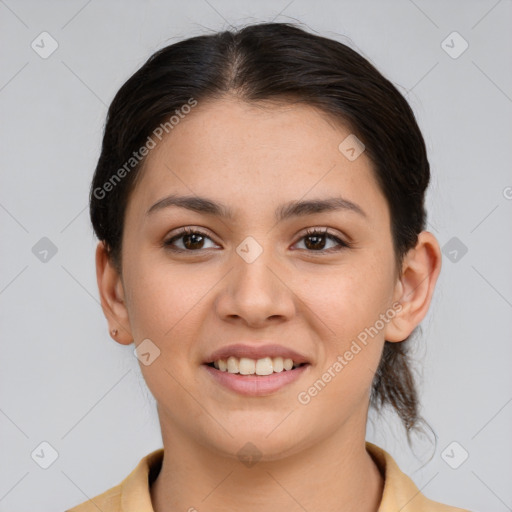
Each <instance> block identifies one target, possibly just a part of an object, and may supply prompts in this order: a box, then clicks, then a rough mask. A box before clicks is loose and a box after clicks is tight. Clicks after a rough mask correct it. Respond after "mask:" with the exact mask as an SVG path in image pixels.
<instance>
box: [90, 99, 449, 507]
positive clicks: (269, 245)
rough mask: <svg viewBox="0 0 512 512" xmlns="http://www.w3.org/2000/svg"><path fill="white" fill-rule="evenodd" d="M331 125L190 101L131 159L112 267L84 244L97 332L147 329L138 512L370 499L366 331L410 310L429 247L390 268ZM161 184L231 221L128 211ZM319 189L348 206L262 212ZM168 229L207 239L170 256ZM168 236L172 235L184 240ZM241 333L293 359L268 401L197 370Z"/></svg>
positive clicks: (304, 112) (378, 203) (360, 162)
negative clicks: (152, 450)
mask: <svg viewBox="0 0 512 512" xmlns="http://www.w3.org/2000/svg"><path fill="white" fill-rule="evenodd" d="M349 134H350V130H349V129H347V128H346V127H343V126H342V125H340V124H339V123H334V122H333V121H332V120H330V119H329V118H328V117H327V116H325V115H324V114H322V113H320V112H319V111H317V110H315V109H313V108H311V107H308V106H305V105H298V104H295V105H291V104H281V105H275V104H273V105H270V104H268V103H267V104H265V103H259V104H256V103H246V102H243V101H240V100H238V99H236V98H232V97H227V98H224V99H222V100H215V101H210V102H203V103H200V104H199V105H198V106H197V107H196V108H195V109H194V111H193V112H192V113H191V114H189V115H188V116H187V117H186V118H185V119H184V120H182V121H181V122H180V124H179V125H177V126H176V127H175V128H174V129H173V131H172V132H171V133H170V134H169V136H167V138H164V139H163V141H162V143H161V144H160V145H159V146H157V147H156V148H155V149H154V150H152V151H151V152H150V154H149V155H148V158H147V160H146V163H145V167H144V170H143V174H142V175H141V177H140V178H141V179H140V181H138V183H137V186H136V187H135V189H134V191H133V193H132V195H131V197H130V199H129V204H128V207H127V211H126V216H125V224H124V237H123V250H122V268H123V271H122V275H119V274H118V273H117V272H116V271H115V269H114V267H113V266H112V265H111V263H110V261H109V260H108V257H107V254H106V252H105V248H104V246H103V243H101V242H100V243H99V244H98V247H97V252H96V264H97V278H98V286H99V290H100V295H101V303H102V307H103V310H104V313H105V316H106V318H107V319H108V322H109V329H110V330H111V329H118V330H119V333H118V335H117V336H116V341H117V342H119V343H121V344H130V343H132V342H135V344H136V345H138V344H139V343H140V342H141V341H142V340H144V339H146V338H149V339H151V340H152V342H153V343H155V344H156V345H157V346H158V347H159V349H160V350H161V354H160V356H159V357H158V358H157V359H155V361H154V362H153V363H152V364H151V365H149V366H145V365H143V364H141V370H142V373H143V376H144V378H145V380H146V383H147V385H148V387H149V389H150V390H151V392H152V393H153V395H154V396H155V399H156V401H157V404H158V413H159V418H160V424H161V429H162V438H163V442H164V448H165V456H164V461H163V465H162V470H161V472H160V474H159V476H158V478H157V480H156V482H155V483H154V485H153V486H152V488H151V495H152V500H153V506H154V509H155V511H157V512H171V511H175V510H188V509H189V508H190V507H195V508H196V509H197V510H202V509H208V510H210V511H227V510H234V509H237V510H244V511H256V510H259V511H260V510H266V511H269V512H274V511H278V510H279V511H282V510H283V507H286V510H289V511H299V510H303V508H302V507H304V508H305V509H306V510H308V511H309V512H313V511H318V512H320V511H322V512H326V511H333V512H334V511H342V510H343V511H352V510H354V511H355V510H358V511H360V512H361V511H362V512H364V511H368V512H369V511H376V510H377V508H378V505H379V503H380V500H381V493H382V485H383V481H382V477H381V475H380V473H379V471H378V469H377V467H376V466H375V464H374V462H373V460H372V458H371V457H370V456H369V454H368V453H367V452H366V450H365V444H364V443H365V429H366V420H367V413H368V404H369V393H370V389H371V383H372V379H373V376H374V374H375V371H376V369H377V367H378V363H379V359H380V356H381V353H382V349H383V344H384V340H388V341H392V342H400V341H402V340H404V339H405V338H406V337H407V336H408V335H409V334H410V333H411V332H412V331H413V329H414V328H415V327H416V326H417V325H418V324H419V323H420V322H421V320H422V319H423V318H424V316H425V315H426V313H427V311H428V307H429V304H430V301H431V297H432V294H433V291H434V287H435V283H436V280H437V278H438V275H439V272H440V267H441V254H440V249H439V245H438V243H437V241H436V239H435V237H434V236H433V235H432V234H431V233H429V232H426V231H425V232H422V233H421V234H420V236H419V240H418V244H417V246H416V248H415V249H413V250H411V251H410V252H409V253H408V254H407V256H406V259H405V261H404V264H403V275H402V276H401V277H400V278H398V272H397V269H396V268H395V263H394V254H393V246H392V238H391V225H390V214H389V209H388V206H387V203H386V200H385V197H384V196H383V194H382V193H381V191H380V190H379V188H378V186H377V182H376V181H375V177H374V174H373V171H372V164H371V161H370V160H369V159H368V158H367V156H366V154H365V153H363V154H362V155H361V156H359V157H358V158H357V159H356V160H354V161H349V160H348V159H347V158H346V157H345V156H344V155H343V154H342V153H341V152H340V151H339V150H338V145H339V144H340V142H341V141H342V140H343V139H345V137H347V136H348V135H349ZM171 193H173V194H179V195H198V196H204V197H208V198H210V199H212V200H215V201H218V202H221V203H223V204H225V205H226V206H228V207H230V208H231V209H232V210H233V213H234V219H233V220H229V219H221V218H218V217H215V216H213V215H208V214H204V213H197V212H193V211H189V210H186V209H183V208H177V207H170V208H167V209H162V210H159V211H158V212H154V213H152V214H150V215H147V214H146V212H147V210H148V209H149V208H150V207H151V206H152V205H153V204H154V203H156V202H157V201H159V200H160V199H162V198H164V197H166V196H168V195H169V194H171ZM334 196H342V197H343V198H345V199H348V200H350V201H352V202H354V203H356V204H357V205H359V206H360V208H361V209H362V210H363V211H364V212H365V215H364V216H363V215H360V214H358V213H356V212H354V211H350V210H339V211H331V212H321V213H314V214H311V215H308V216H304V217H296V218H291V219H287V220H284V221H282V222H280V223H276V220H275V217H274V211H275V209H276V208H277V207H279V206H280V205H282V204H283V203H286V202H288V201H293V200H308V199H325V198H328V197H334ZM182 227H190V228H200V229H201V231H203V232H205V233H206V234H207V236H208V237H210V238H206V239H204V245H203V246H201V244H199V245H197V244H196V245H195V246H194V245H193V246H192V247H193V249H192V250H191V249H189V250H188V252H187V253H173V252H172V251H170V250H169V248H166V247H165V246H164V245H163V242H164V241H166V240H169V239H170V238H172V236H173V235H175V234H176V233H177V232H178V228H182ZM313 227H315V228H321V229H325V228H328V230H329V232H330V233H331V234H333V235H334V236H337V237H338V238H340V239H341V240H344V241H349V242H351V243H352V246H351V247H350V248H341V249H340V250H338V251H334V250H333V249H335V248H336V247H338V245H337V243H336V242H334V241H332V240H330V239H329V238H325V239H324V240H325V244H326V245H325V246H324V251H319V250H318V249H315V246H314V244H313V243H312V242H311V239H309V241H310V243H309V244H308V243H307V242H308V239H307V238H303V237H304V236H306V233H305V231H306V229H308V228H313ZM247 236H251V237H253V238H254V239H255V240H256V241H257V242H258V243H259V245H260V246H261V248H262V249H263V252H262V253H261V255H260V256H259V257H258V258H257V259H256V260H255V261H254V262H252V263H247V262H246V261H244V259H242V258H241V257H240V256H239V254H238V253H237V252H236V248H237V247H238V246H239V244H240V243H241V242H242V241H243V240H244V239H245V238H246V237H247ZM185 238H186V237H185ZM185 242H186V240H184V239H183V238H180V239H177V240H176V241H175V246H177V247H178V248H182V249H183V250H187V249H184V243H185ZM313 242H314V241H313ZM194 247H199V248H196V249H194ZM201 247H202V248H201ZM311 247H313V248H311ZM322 254H323V255H322ZM395 301H399V303H400V305H401V309H400V311H399V313H396V315H395V316H394V318H392V319H390V320H389V321H388V322H386V323H385V326H384V328H383V329H381V330H380V331H379V333H378V335H376V336H375V337H373V338H371V339H370V341H369V343H368V344H367V345H366V346H365V347H364V348H363V349H362V350H361V351H360V352H359V353H358V354H357V355H355V356H354V358H353V359H352V360H351V361H350V362H349V364H347V365H346V366H345V367H344V368H343V370H342V371H341V372H339V373H338V374H337V375H336V377H335V378H332V380H331V382H329V383H328V384H327V385H326V386H325V387H324V388H323V389H322V391H321V392H319V393H318V395H317V396H315V397H314V398H312V399H311V401H310V402H309V403H308V404H307V405H303V404H301V403H299V402H298V400H297V395H298V393H300V392H301V391H304V390H307V389H308V388H309V387H310V386H311V385H312V384H313V383H314V382H315V381H316V380H317V379H319V378H320V377H321V376H322V374H323V373H324V372H325V371H326V370H327V369H328V368H329V367H331V366H332V365H333V363H334V362H335V361H336V359H337V356H338V355H340V354H341V355H343V354H344V353H345V352H346V351H347V350H348V349H349V348H350V345H351V343H352V341H353V340H354V339H356V338H357V335H358V334H359V333H360V332H361V331H363V330H364V329H365V328H368V327H370V326H373V325H374V324H375V323H376V320H378V319H379V315H381V314H383V313H386V311H389V310H390V309H392V305H393V303H394V302H395ZM244 341H245V342H246V343H249V344H256V345H257V344H258V343H264V342H267V343H278V344H282V345H284V346H288V347H292V348H294V349H295V350H297V351H298V352H300V353H302V354H304V355H305V356H307V358H308V360H309V361H310V363H311V366H310V367H309V368H308V369H307V371H306V372H305V373H304V374H303V375H302V376H301V377H300V378H299V379H298V380H297V381H295V382H293V383H291V384H289V385H287V386H286V387H285V388H283V389H281V390H279V391H278V392H276V393H274V394H271V395H268V396H262V397H247V396H241V395H239V394H237V393H235V392H232V391H230V390H227V389H225V388H224V387H221V386H220V385H219V384H217V383H216V382H215V381H214V380H213V379H212V378H211V376H210V375H209V374H208V373H207V372H206V371H205V369H204V367H202V366H201V364H202V362H203V361H204V360H205V358H206V357H207V355H208V354H210V353H211V352H212V351H213V350H216V349H218V348H220V347H223V346H225V345H228V344H232V343H238V342H244ZM247 442H251V443H253V444H254V445H255V446H256V447H257V449H258V450H259V452H260V453H261V459H260V461H259V462H258V463H256V464H255V465H253V466H252V467H247V466H246V465H245V464H243V463H242V462H241V461H240V460H239V458H238V456H237V452H238V451H239V450H240V449H241V448H242V447H243V446H244V445H246V443H247ZM318 482H322V485H321V486H319V485H318ZM326 489H329V492H326ZM203 499H204V501H203Z"/></svg>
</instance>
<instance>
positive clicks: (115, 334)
mask: <svg viewBox="0 0 512 512" xmlns="http://www.w3.org/2000/svg"><path fill="white" fill-rule="evenodd" d="M110 332H111V333H112V336H113V337H114V338H115V337H116V336H117V333H118V332H119V331H118V330H117V329H112V330H111V331H110Z"/></svg>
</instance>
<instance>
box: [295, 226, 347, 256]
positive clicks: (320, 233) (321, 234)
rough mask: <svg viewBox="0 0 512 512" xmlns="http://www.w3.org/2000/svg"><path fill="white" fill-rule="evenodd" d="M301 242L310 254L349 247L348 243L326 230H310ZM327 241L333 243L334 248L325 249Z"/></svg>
mask: <svg viewBox="0 0 512 512" xmlns="http://www.w3.org/2000/svg"><path fill="white" fill-rule="evenodd" d="M301 240H304V245H305V247H306V249H307V250H308V251H310V252H322V251H323V252H332V251H338V250H341V249H343V248H346V247H349V244H348V243H346V242H344V241H343V240H341V239H339V238H338V237H337V236H334V235H333V234H330V233H328V232H327V230H318V229H316V230H315V229H312V230H310V231H308V232H307V233H306V235H304V236H303V237H302V238H301ZM328 240H330V241H332V242H334V244H335V246H334V248H333V247H329V248H327V249H326V248H325V246H326V244H327V241H328ZM336 246H337V247H336Z"/></svg>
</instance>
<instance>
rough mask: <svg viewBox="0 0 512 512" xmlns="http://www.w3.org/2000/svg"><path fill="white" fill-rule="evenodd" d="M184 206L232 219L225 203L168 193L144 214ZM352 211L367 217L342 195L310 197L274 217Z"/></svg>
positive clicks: (283, 207) (357, 206)
mask: <svg viewBox="0 0 512 512" xmlns="http://www.w3.org/2000/svg"><path fill="white" fill-rule="evenodd" d="M172 206H174V207H179V208H185V209H187V210H191V211H194V212H198V213H203V214H207V215H215V216H217V217H221V218H224V219H229V220H233V219H234V217H235V216H234V214H233V211H232V210H231V209H230V208H228V207H227V206H226V205H223V204H221V203H218V202H216V201H213V200H211V199H208V198H206V197H199V196H178V195H174V194H173V195H170V196H167V197H164V198H163V199H160V200H159V201H157V202H156V203H155V204H154V205H153V206H151V207H150V208H149V209H148V210H147V212H146V215H150V214H153V213H155V212H157V211H161V210H163V209H164V208H169V207H172ZM338 210H345V211H352V212H355V213H357V214H359V215H361V216H362V217H367V215H366V213H365V212H364V210H363V209H362V208H361V207H360V206H359V205H357V204H356V203H353V202H352V201H349V200H348V199H344V198H343V197H330V198H327V199H312V200H308V201H290V202H288V203H285V204H283V205H281V206H280V207H278V208H277V209H276V212H275V217H276V220H277V221H278V222H280V221H283V220H285V219H289V218H292V217H303V216H306V215H313V214H315V213H322V212H330V211H338Z"/></svg>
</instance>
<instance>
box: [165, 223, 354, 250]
mask: <svg viewBox="0 0 512 512" xmlns="http://www.w3.org/2000/svg"><path fill="white" fill-rule="evenodd" d="M185 235H200V236H202V237H205V238H209V239H210V240H211V237H210V236H209V235H207V234H206V233H204V232H203V231H201V230H200V229H192V228H183V229H182V230H181V231H179V232H178V233H176V234H175V235H174V236H173V237H172V238H169V239H168V240H166V241H164V243H163V245H164V246H165V248H166V249H168V250H170V251H172V252H176V253H184V252H188V253H193V252H201V251H202V250H203V249H197V250H191V249H179V248H176V247H174V246H173V245H172V244H173V243H174V242H175V241H176V240H179V239H180V238H182V237H183V236H185ZM318 235H323V236H325V237H326V238H328V239H329V240H332V241H334V242H336V243H337V244H338V247H337V248H334V249H333V248H330V249H320V250H318V251H315V250H308V249H300V250H305V251H307V252H309V253H312V254H319V255H322V254H326V253H332V252H337V251H341V250H343V249H349V248H350V247H352V244H351V243H349V242H345V241H344V240H341V239H340V238H338V237H337V236H335V235H333V234H331V233H329V232H328V230H327V229H325V228H324V229H318V228H309V229H308V230H307V231H306V233H305V234H304V235H302V236H301V237H300V239H299V241H300V240H302V239H303V238H307V237H308V236H318ZM296 243H297V242H296Z"/></svg>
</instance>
